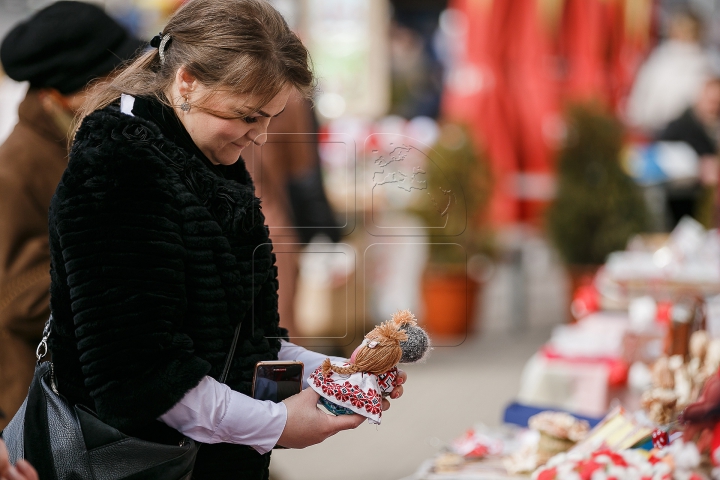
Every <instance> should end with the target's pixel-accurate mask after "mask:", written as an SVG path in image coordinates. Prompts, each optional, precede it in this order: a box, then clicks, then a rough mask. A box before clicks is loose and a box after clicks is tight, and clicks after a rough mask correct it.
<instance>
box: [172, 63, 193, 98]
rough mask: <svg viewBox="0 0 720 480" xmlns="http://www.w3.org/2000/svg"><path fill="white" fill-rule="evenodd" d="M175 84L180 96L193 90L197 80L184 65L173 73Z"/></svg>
mask: <svg viewBox="0 0 720 480" xmlns="http://www.w3.org/2000/svg"><path fill="white" fill-rule="evenodd" d="M175 84H176V85H177V87H178V92H179V93H180V96H182V97H184V96H186V95H189V94H190V93H192V92H194V91H195V89H196V88H197V86H198V81H197V79H196V78H195V76H194V75H193V74H191V73H190V72H188V71H187V70H186V69H185V67H180V68H178V71H177V72H176V73H175Z"/></svg>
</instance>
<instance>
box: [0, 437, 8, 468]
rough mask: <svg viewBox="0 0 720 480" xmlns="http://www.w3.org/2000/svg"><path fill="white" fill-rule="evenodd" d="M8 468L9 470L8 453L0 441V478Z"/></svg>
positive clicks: (3, 443)
mask: <svg viewBox="0 0 720 480" xmlns="http://www.w3.org/2000/svg"><path fill="white" fill-rule="evenodd" d="M8 468H10V459H9V458H8V451H7V448H5V442H3V441H2V440H0V477H2V476H3V475H5V472H7V470H8Z"/></svg>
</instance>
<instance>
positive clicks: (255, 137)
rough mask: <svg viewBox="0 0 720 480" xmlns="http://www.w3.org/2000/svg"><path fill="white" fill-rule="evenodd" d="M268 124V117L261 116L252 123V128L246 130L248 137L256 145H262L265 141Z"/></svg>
mask: <svg viewBox="0 0 720 480" xmlns="http://www.w3.org/2000/svg"><path fill="white" fill-rule="evenodd" d="M269 125H270V119H269V118H261V119H259V120H258V121H257V123H255V125H253V128H251V129H250V130H249V131H248V137H250V139H251V140H252V142H253V143H254V144H255V145H257V146H258V147H262V146H263V145H264V144H265V142H266V141H267V129H268V126H269Z"/></svg>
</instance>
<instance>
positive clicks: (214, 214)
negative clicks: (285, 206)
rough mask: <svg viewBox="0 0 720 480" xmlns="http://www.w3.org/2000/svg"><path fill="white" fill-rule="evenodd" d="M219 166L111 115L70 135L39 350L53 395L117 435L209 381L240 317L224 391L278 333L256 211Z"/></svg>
mask: <svg viewBox="0 0 720 480" xmlns="http://www.w3.org/2000/svg"><path fill="white" fill-rule="evenodd" d="M224 169H225V170H224V174H223V175H218V174H217V173H216V172H214V171H213V170H212V168H211V167H209V166H208V165H207V164H206V161H203V160H201V159H199V158H198V157H197V156H195V155H192V154H191V153H190V152H188V151H186V150H184V149H182V148H180V147H179V146H177V145H176V144H174V143H172V142H171V141H170V140H168V139H167V138H165V137H164V136H163V134H162V131H161V130H160V129H159V128H158V126H157V125H156V124H154V123H152V122H150V121H146V120H144V119H143V118H139V117H133V116H129V115H125V114H122V113H120V111H119V110H118V109H117V107H112V106H111V107H108V108H106V109H104V110H100V111H97V112H94V113H93V114H91V115H89V116H88V117H86V119H85V120H84V121H83V124H82V126H81V127H80V129H79V130H78V133H77V135H76V138H75V142H74V144H73V147H72V149H71V152H70V160H69V164H68V167H67V170H66V171H65V173H64V175H63V177H62V181H61V182H60V184H59V186H58V188H57V191H56V193H55V197H54V198H53V200H52V205H51V207H50V250H51V257H52V266H51V277H52V284H51V308H52V313H53V316H54V319H55V326H54V331H53V335H52V337H51V342H50V348H51V351H52V356H53V361H54V363H55V369H56V372H57V376H58V381H59V389H60V390H61V393H64V394H65V395H66V396H67V397H68V398H69V399H70V400H71V401H73V402H79V403H83V404H87V405H89V406H90V407H92V408H94V409H95V410H96V411H97V413H98V415H99V416H100V418H101V419H102V420H104V421H105V422H107V423H108V424H110V425H113V426H115V427H116V428H118V429H120V430H122V431H125V432H126V433H129V434H134V435H137V434H138V432H143V431H146V430H147V429H148V428H150V429H152V428H156V427H158V424H159V423H160V422H158V421H156V419H157V418H158V417H159V416H160V415H162V414H163V413H165V412H166V411H167V410H169V409H170V408H171V407H172V406H173V405H174V404H175V403H177V402H178V401H179V400H180V399H181V398H182V397H183V395H184V394H185V393H186V392H187V391H188V390H190V389H191V388H193V387H195V386H196V385H197V384H198V382H199V381H200V380H201V379H202V378H203V376H205V375H210V376H211V377H214V378H218V377H219V376H220V374H221V372H222V369H223V366H224V362H225V358H226V355H227V353H228V351H229V348H230V344H231V341H232V338H233V334H234V329H235V327H236V325H237V323H238V322H239V321H240V320H241V319H242V320H243V324H242V329H241V336H240V342H239V344H238V347H237V351H236V353H235V357H234V361H233V363H232V368H231V370H230V374H229V376H228V379H227V381H226V383H227V384H228V385H229V386H230V387H231V388H232V389H234V390H237V391H239V392H242V393H245V394H248V395H249V394H250V389H251V381H252V374H253V368H254V365H255V363H256V362H258V361H260V360H273V359H277V355H278V351H279V349H280V338H281V337H284V336H285V335H286V332H285V331H284V330H282V329H280V328H279V327H278V313H277V299H278V296H277V288H278V284H277V269H276V267H275V258H274V254H273V253H272V246H271V243H270V240H269V238H268V229H267V227H266V226H265V225H264V217H263V214H262V211H261V209H260V201H259V200H258V198H257V197H256V196H255V193H254V187H253V184H252V180H251V178H250V176H249V174H248V171H247V169H246V168H245V165H244V162H243V161H242V159H241V160H240V161H238V162H237V163H236V164H234V165H232V166H230V167H224ZM165 428H169V427H165ZM141 436H142V435H141ZM210 447H216V446H215V445H208V446H204V447H203V448H202V449H201V450H200V452H201V455H200V457H198V462H201V457H203V456H205V457H207V456H208V455H210V454H211V452H209V451H208V448H210ZM221 447H222V448H224V449H227V448H228V447H238V446H234V445H225V446H221ZM239 448H242V449H245V451H247V450H248V448H247V447H239ZM203 449H204V450H205V451H203ZM231 451H232V449H231ZM227 453H231V452H226V453H224V454H223V455H222V456H223V457H227V456H228V455H227ZM252 453H254V450H253V451H252ZM203 454H204V455H203ZM237 460H238V458H237V457H236V458H233V459H231V463H232V464H234V470H235V471H238V470H239V469H238V467H239V465H238V464H237ZM228 478H235V477H228ZM237 478H241V477H237Z"/></svg>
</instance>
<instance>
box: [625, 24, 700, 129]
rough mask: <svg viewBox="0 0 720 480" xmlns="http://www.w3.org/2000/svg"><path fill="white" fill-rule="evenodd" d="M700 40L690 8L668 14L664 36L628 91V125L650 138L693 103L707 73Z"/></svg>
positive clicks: (698, 27)
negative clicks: (666, 36) (667, 24)
mask: <svg viewBox="0 0 720 480" xmlns="http://www.w3.org/2000/svg"><path fill="white" fill-rule="evenodd" d="M701 39H702V24H701V22H700V20H699V19H698V18H697V17H696V16H695V15H693V14H692V13H691V12H690V11H681V12H677V13H675V14H674V15H673V16H672V17H671V19H670V23H669V28H668V38H667V39H666V40H665V41H663V42H662V43H660V45H658V46H657V47H656V48H655V50H653V52H652V53H651V54H650V56H649V57H648V59H647V61H646V62H645V63H644V64H643V66H642V67H641V68H640V71H639V72H638V75H637V78H636V80H635V83H634V85H633V88H632V91H631V92H630V96H629V98H628V104H627V112H626V114H627V119H628V122H629V124H630V125H631V126H633V127H635V128H637V129H639V130H640V132H642V133H644V134H646V135H647V136H649V137H653V136H655V135H656V134H657V133H658V132H659V131H660V130H661V129H662V128H663V127H664V126H665V125H667V124H668V122H670V121H671V120H673V119H675V118H677V117H678V116H679V115H680V114H681V113H682V112H683V111H684V110H685V109H686V108H688V106H690V105H691V104H692V103H693V101H694V100H695V99H696V98H697V96H698V93H699V92H700V89H701V88H702V86H703V83H704V81H705V79H706V78H707V76H708V75H709V73H710V64H711V63H710V58H709V56H708V54H707V52H706V51H705V50H704V49H703V47H702V45H701Z"/></svg>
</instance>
